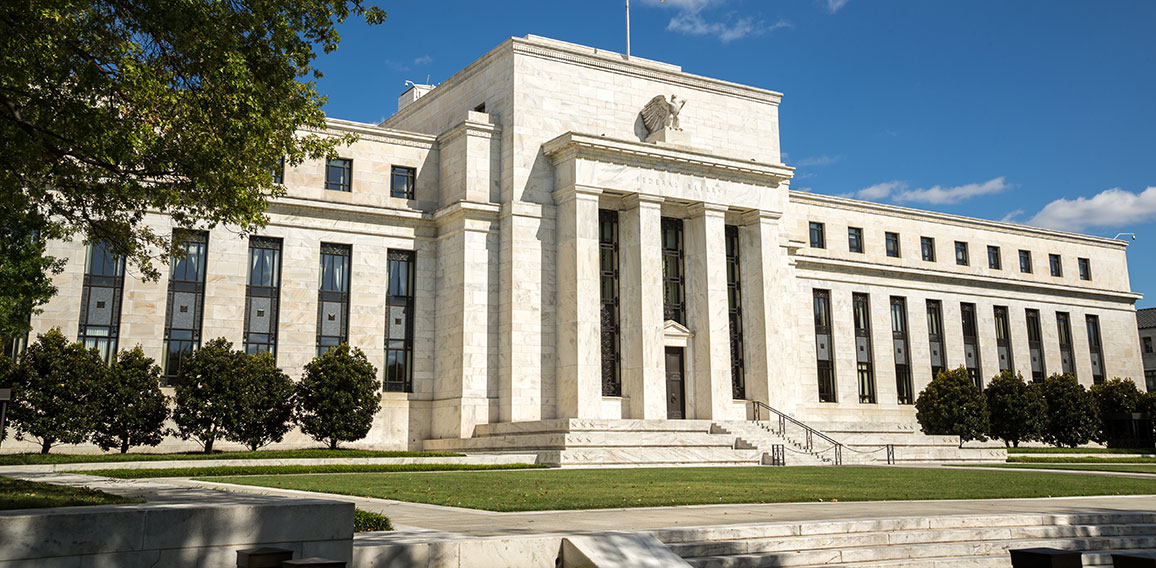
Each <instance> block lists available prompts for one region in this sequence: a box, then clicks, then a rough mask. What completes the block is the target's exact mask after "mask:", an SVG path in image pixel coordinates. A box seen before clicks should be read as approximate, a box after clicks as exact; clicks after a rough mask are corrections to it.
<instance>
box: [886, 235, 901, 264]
mask: <svg viewBox="0 0 1156 568" xmlns="http://www.w3.org/2000/svg"><path fill="white" fill-rule="evenodd" d="M883 240H884V242H885V243H886V245H887V256H890V257H892V258H899V233H884V234H883Z"/></svg>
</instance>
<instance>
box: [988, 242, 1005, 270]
mask: <svg viewBox="0 0 1156 568" xmlns="http://www.w3.org/2000/svg"><path fill="white" fill-rule="evenodd" d="M987 267H988V268H990V269H992V270H1003V259H1002V258H1000V254H999V247H994V246H991V245H988V247H987Z"/></svg>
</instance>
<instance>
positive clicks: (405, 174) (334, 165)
mask: <svg viewBox="0 0 1156 568" xmlns="http://www.w3.org/2000/svg"><path fill="white" fill-rule="evenodd" d="M272 171H273V183H277V184H281V183H285V158H281V162H280V163H279V164H277V166H276V167H274V168H273V170H272ZM416 178H417V168H411V167H408V166H391V167H390V175H389V196H390V197H400V198H402V199H413V198H414V187H415V185H416V184H415V183H414V182H415V180H416ZM325 189H327V190H330V191H344V192H351V191H353V160H352V159H350V158H330V159H328V160H326V161H325Z"/></svg>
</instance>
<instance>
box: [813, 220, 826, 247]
mask: <svg viewBox="0 0 1156 568" xmlns="http://www.w3.org/2000/svg"><path fill="white" fill-rule="evenodd" d="M811 248H817V249H821V248H827V234H826V230H825V228H824V227H823V224H822V223H815V222H812V223H811Z"/></svg>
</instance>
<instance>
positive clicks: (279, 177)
mask: <svg viewBox="0 0 1156 568" xmlns="http://www.w3.org/2000/svg"><path fill="white" fill-rule="evenodd" d="M270 172H272V174H273V183H285V156H281V157H280V158H278V160H277V165H275V166H273V167H272V168H270Z"/></svg>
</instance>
